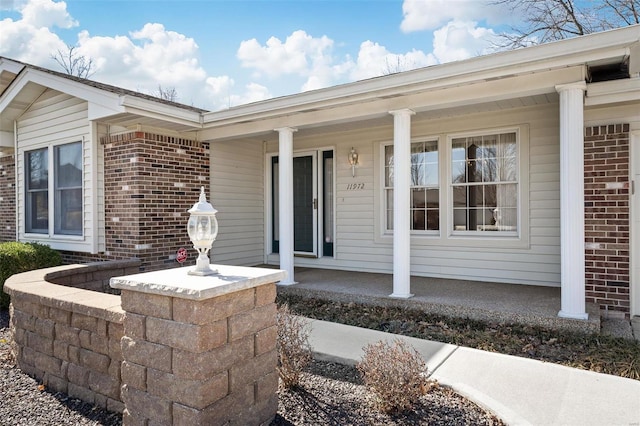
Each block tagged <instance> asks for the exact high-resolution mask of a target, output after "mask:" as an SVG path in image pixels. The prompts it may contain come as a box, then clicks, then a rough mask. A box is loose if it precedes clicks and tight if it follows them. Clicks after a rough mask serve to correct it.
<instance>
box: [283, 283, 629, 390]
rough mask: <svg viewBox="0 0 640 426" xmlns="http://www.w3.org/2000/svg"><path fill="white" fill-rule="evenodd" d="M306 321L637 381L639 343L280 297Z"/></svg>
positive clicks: (414, 312) (352, 304) (410, 310)
mask: <svg viewBox="0 0 640 426" xmlns="http://www.w3.org/2000/svg"><path fill="white" fill-rule="evenodd" d="M278 302H279V303H283V302H287V303H288V305H289V308H290V310H291V312H292V313H294V314H297V315H302V316H305V317H308V318H315V319H320V320H325V321H332V322H338V323H343V324H348V325H353V326H357V327H364V328H370V329H374V330H380V331H385V332H389V333H395V334H400V335H404V336H411V337H417V338H421V339H428V340H435V341H439V342H444V343H452V344H455V345H461V346H467V347H471V348H477V349H482V350H486V351H491V352H499V353H504V354H508V355H516V356H521V357H526V358H532V359H538V360H541V361H547V362H554V363H558V364H562V365H567V366H570V367H575V368H581V369H585V370H591V371H596V372H600V373H607V374H613V375H617V376H621V377H627V378H631V379H635V380H640V343H639V342H636V341H631V340H626V339H621V338H614V337H608V336H601V335H589V334H581V333H568V332H559V331H557V330H549V329H544V328H541V327H532V326H526V325H518V324H499V323H487V322H482V321H475V320H470V319H468V318H447V317H442V316H436V315H431V314H427V313H425V312H423V311H420V310H416V309H403V308H397V307H382V306H369V305H361V304H356V303H340V302H334V301H328V300H321V299H309V298H302V297H300V296H293V295H282V294H279V295H278Z"/></svg>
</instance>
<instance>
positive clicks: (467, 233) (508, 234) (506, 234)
mask: <svg viewBox="0 0 640 426" xmlns="http://www.w3.org/2000/svg"><path fill="white" fill-rule="evenodd" d="M505 133H515V134H516V175H517V180H516V184H517V185H518V203H517V210H518V213H517V218H518V222H517V230H516V231H498V232H488V231H487V232H483V231H471V230H464V231H458V230H455V229H454V228H453V220H452V218H451V217H450V215H451V214H452V212H453V182H452V176H451V174H452V170H451V161H452V158H451V154H452V151H453V147H452V144H453V140H454V139H458V138H468V137H482V136H487V135H500V134H505ZM520 140H521V137H520V128H519V127H506V128H500V129H489V130H483V131H478V132H474V131H471V132H464V133H451V134H448V135H447V147H446V150H447V159H448V161H447V168H448V172H447V193H448V196H449V203H448V205H447V215H448V219H449V227H448V229H447V233H448V235H449V236H450V237H452V238H453V237H457V236H464V237H470V238H479V237H480V238H491V239H493V238H496V237H499V238H520V231H521V229H522V221H521V217H522V214H521V211H522V206H521V200H522V191H521V189H520V181H521V177H522V176H521V172H520V170H521V166H520V163H521V162H522V161H521V160H522V155H521V153H520V148H521V145H520Z"/></svg>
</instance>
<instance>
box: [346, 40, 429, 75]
mask: <svg viewBox="0 0 640 426" xmlns="http://www.w3.org/2000/svg"><path fill="white" fill-rule="evenodd" d="M436 63H437V60H436V59H435V57H434V56H433V55H431V54H426V53H424V52H422V51H420V50H415V49H414V50H412V51H410V52H408V53H405V54H398V53H391V52H389V51H388V50H387V48H386V47H384V46H381V45H380V44H378V43H374V42H372V41H369V40H367V41H365V42H363V43H362V44H361V45H360V51H359V52H358V60H357V63H356V65H355V67H354V68H353V69H352V70H351V74H350V76H351V78H352V79H353V80H363V79H365V78H371V77H377V76H380V75H385V74H392V73H395V72H399V71H408V70H410V69H414V68H419V67H424V66H428V65H434V64H436Z"/></svg>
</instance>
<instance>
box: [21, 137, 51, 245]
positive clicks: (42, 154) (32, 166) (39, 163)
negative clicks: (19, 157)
mask: <svg viewBox="0 0 640 426" xmlns="http://www.w3.org/2000/svg"><path fill="white" fill-rule="evenodd" d="M25 163H26V170H27V176H26V197H25V198H26V203H25V204H26V206H25V210H26V214H25V216H26V217H25V224H26V230H27V232H33V233H37V234H47V233H48V232H49V151H48V150H47V149H46V148H45V149H38V150H36V151H31V152H27V154H26V155H25Z"/></svg>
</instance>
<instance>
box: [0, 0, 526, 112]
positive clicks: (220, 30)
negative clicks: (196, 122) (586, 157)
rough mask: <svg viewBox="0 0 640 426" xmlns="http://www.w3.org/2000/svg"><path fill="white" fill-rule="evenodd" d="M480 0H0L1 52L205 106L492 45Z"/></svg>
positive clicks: (492, 14)
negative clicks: (67, 56)
mask: <svg viewBox="0 0 640 426" xmlns="http://www.w3.org/2000/svg"><path fill="white" fill-rule="evenodd" d="M516 24H517V22H516V21H515V18H514V14H513V13H511V11H510V10H508V9H507V8H506V7H505V6H502V7H498V6H496V5H493V4H491V1H490V0H178V1H172V0H161V1H158V0H128V1H124V0H68V1H66V2H65V1H56V0H0V56H4V57H8V58H11V59H15V60H19V61H22V62H26V63H30V64H33V65H39V66H43V67H46V68H50V69H53V70H56V71H63V70H62V68H61V67H60V65H58V64H56V62H55V61H54V60H53V59H52V55H55V54H56V52H58V51H66V49H67V46H74V47H75V51H76V52H78V54H79V55H83V56H85V57H88V58H91V59H92V60H93V64H94V68H93V70H94V72H93V74H92V75H91V77H90V78H91V79H92V80H96V81H100V82H103V83H107V84H112V85H115V86H119V87H123V88H126V89H130V90H135V91H139V92H142V93H145V94H150V95H158V93H159V89H160V88H162V89H163V90H170V89H175V92H176V94H177V98H176V101H178V102H181V103H184V104H187V105H192V106H196V107H200V108H204V109H207V110H212V111H215V110H220V109H225V108H229V107H231V106H236V105H241V104H246V103H249V102H254V101H259V100H264V99H269V98H274V97H279V96H285V95H290V94H295V93H300V92H303V91H307V90H314V89H319V88H323V87H330V86H334V85H338V84H343V83H348V82H352V81H358V80H363V79H367V78H371V77H376V76H380V75H384V74H389V73H391V72H394V71H398V70H402V71H404V70H408V69H413V68H418V67H425V66H430V65H435V64H441V63H446V62H451V61H456V60H462V59H467V58H470V57H473V56H477V55H481V54H487V53H491V52H492V51H493V50H492V42H494V41H495V37H496V34H498V33H500V32H503V31H509V29H510V28H511V26H512V25H516Z"/></svg>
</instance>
